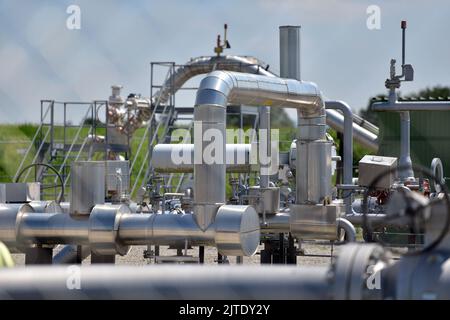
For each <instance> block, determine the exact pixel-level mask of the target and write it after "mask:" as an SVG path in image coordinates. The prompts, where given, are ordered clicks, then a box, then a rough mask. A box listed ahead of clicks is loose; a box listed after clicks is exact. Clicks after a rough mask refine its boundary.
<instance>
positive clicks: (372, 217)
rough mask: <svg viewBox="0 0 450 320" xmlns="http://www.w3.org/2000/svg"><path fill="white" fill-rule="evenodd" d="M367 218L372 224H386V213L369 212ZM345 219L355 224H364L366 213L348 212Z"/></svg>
mask: <svg viewBox="0 0 450 320" xmlns="http://www.w3.org/2000/svg"><path fill="white" fill-rule="evenodd" d="M366 218H367V222H368V223H369V224H370V225H371V226H376V225H385V224H386V215H385V214H384V213H367V214H366ZM345 219H347V220H348V221H350V222H351V223H352V224H353V225H355V226H363V224H364V215H363V214H362V213H357V212H354V213H352V214H346V215H345Z"/></svg>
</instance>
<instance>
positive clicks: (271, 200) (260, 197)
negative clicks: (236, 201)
mask: <svg viewBox="0 0 450 320" xmlns="http://www.w3.org/2000/svg"><path fill="white" fill-rule="evenodd" d="M248 204H249V205H251V206H252V207H254V208H255V210H256V212H257V213H258V214H264V213H265V214H274V213H276V212H277V211H278V209H279V208H280V188H278V187H266V188H261V187H259V186H254V187H250V188H249V189H248Z"/></svg>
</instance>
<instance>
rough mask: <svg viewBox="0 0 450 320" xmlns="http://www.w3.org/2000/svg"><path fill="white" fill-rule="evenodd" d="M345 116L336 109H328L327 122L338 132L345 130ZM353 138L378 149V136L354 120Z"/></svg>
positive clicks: (372, 149)
mask: <svg viewBox="0 0 450 320" xmlns="http://www.w3.org/2000/svg"><path fill="white" fill-rule="evenodd" d="M344 121H345V119H344V116H343V115H342V114H341V113H339V112H338V111H336V110H332V109H328V110H327V124H328V125H329V126H330V127H331V128H333V129H334V130H336V131H338V132H344V127H345V126H344ZM353 138H354V139H355V141H356V142H358V143H359V144H361V145H362V146H363V147H365V148H367V149H370V150H371V151H374V152H377V151H378V136H377V135H376V134H374V133H372V132H370V131H369V130H367V129H365V128H363V127H361V126H359V125H358V124H357V123H355V122H353Z"/></svg>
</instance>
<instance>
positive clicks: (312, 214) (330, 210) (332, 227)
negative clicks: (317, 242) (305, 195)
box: [289, 204, 341, 240]
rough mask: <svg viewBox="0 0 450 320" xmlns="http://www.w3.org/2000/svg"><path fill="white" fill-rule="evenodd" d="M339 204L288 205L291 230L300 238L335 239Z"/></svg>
mask: <svg viewBox="0 0 450 320" xmlns="http://www.w3.org/2000/svg"><path fill="white" fill-rule="evenodd" d="M340 207H341V206H340V205H336V204H330V205H326V206H324V205H307V204H293V205H291V206H290V220H289V223H290V225H291V232H292V234H294V235H295V236H297V237H298V238H300V239H328V240H336V239H337V221H336V219H337V218H338V217H339V216H340V210H341V208H340Z"/></svg>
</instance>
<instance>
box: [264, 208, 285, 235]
mask: <svg viewBox="0 0 450 320" xmlns="http://www.w3.org/2000/svg"><path fill="white" fill-rule="evenodd" d="M289 220H290V215H289V212H279V213H277V214H272V215H267V216H266V219H265V222H264V221H263V218H262V217H261V218H260V224H261V233H288V232H291V226H290V224H289Z"/></svg>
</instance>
